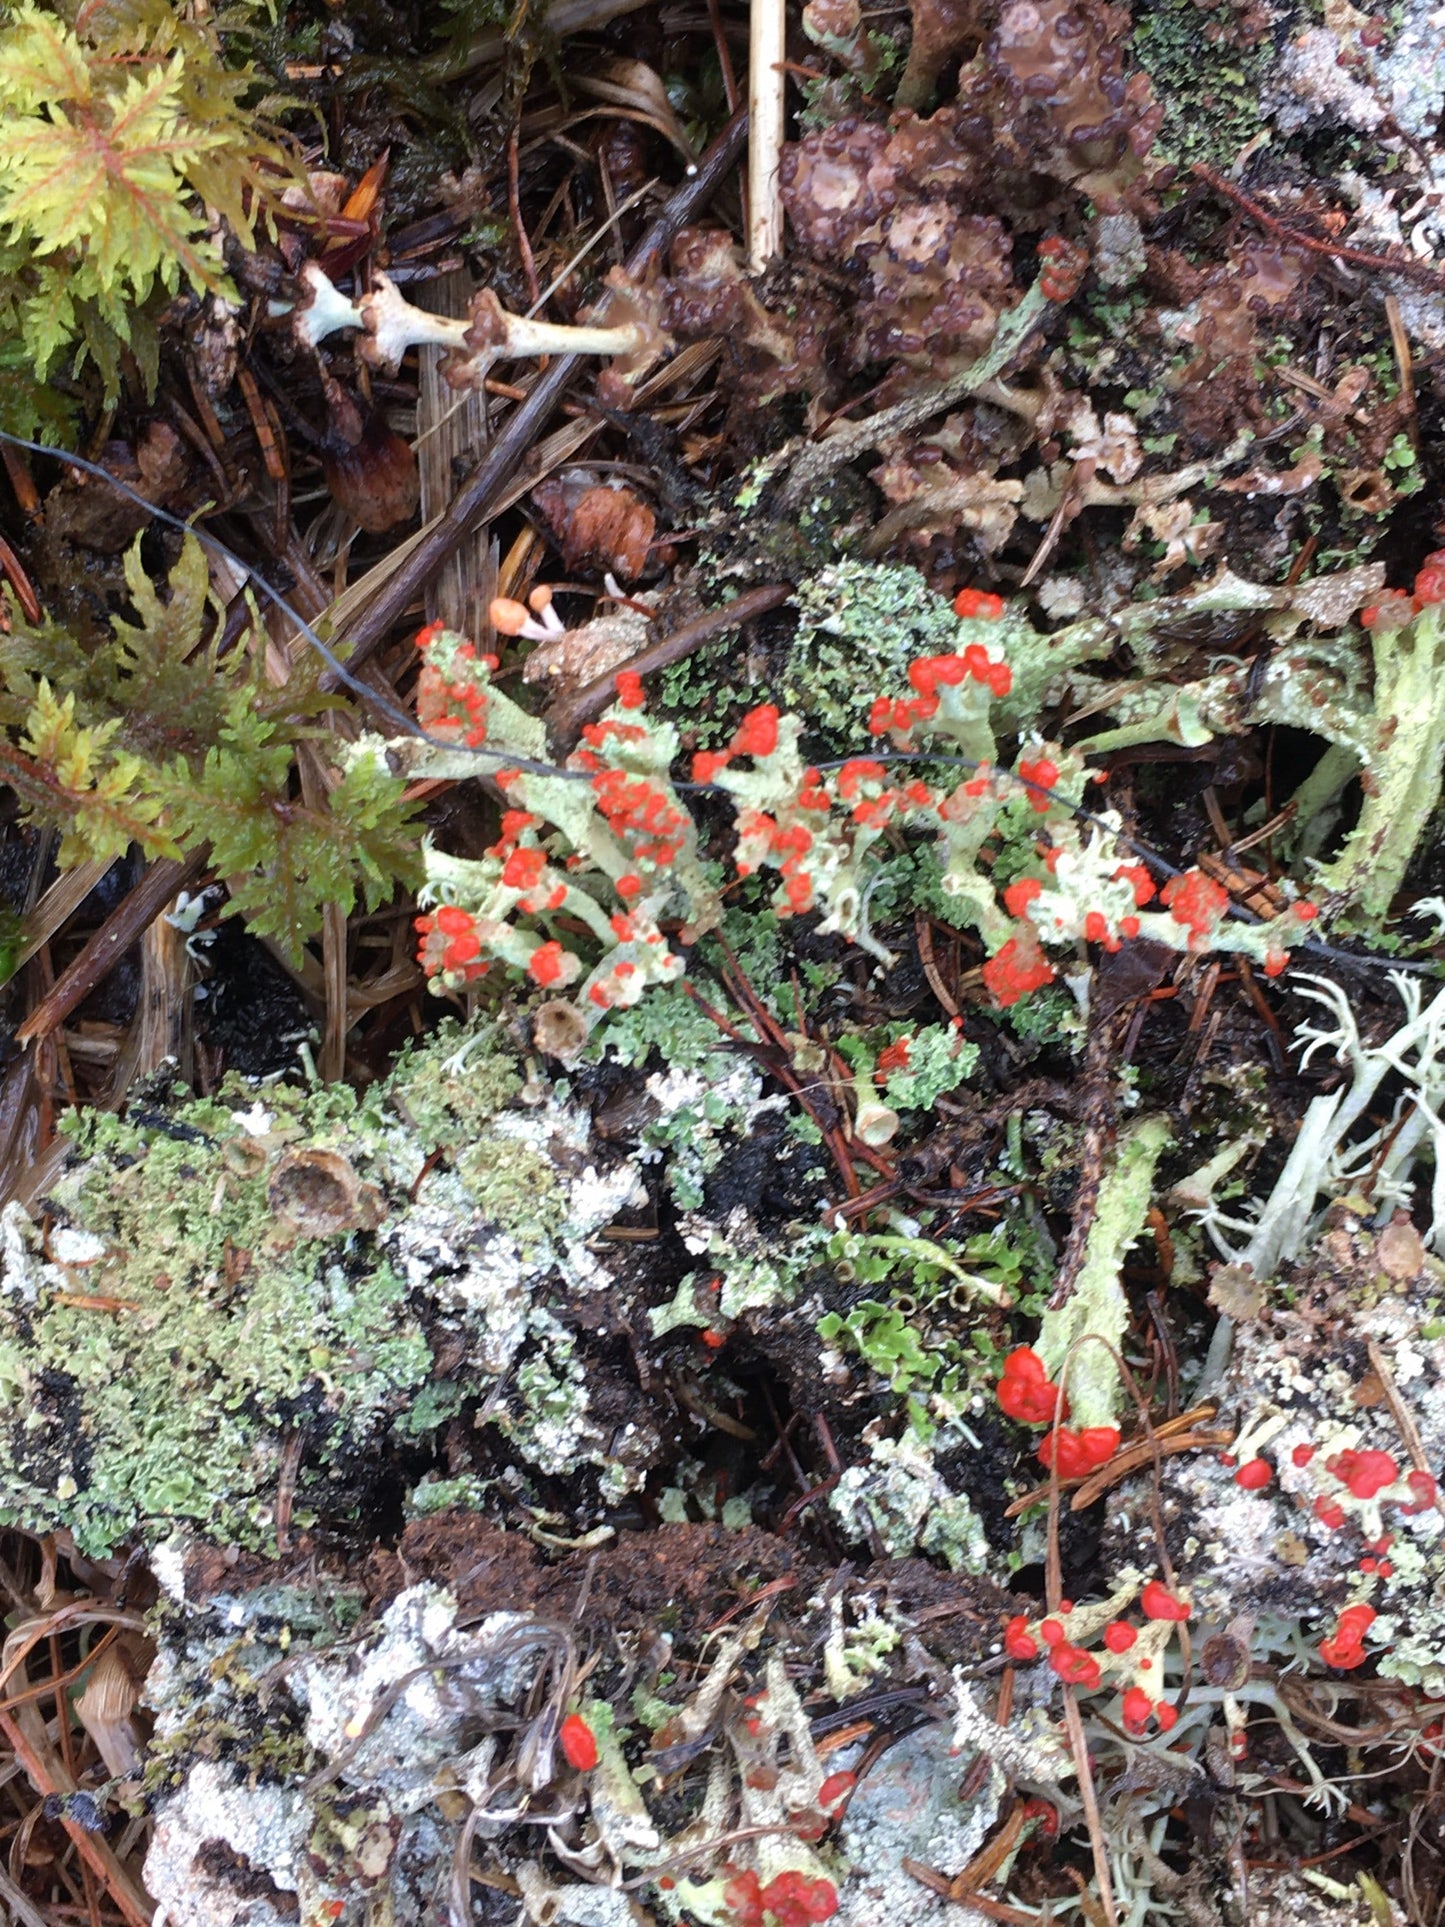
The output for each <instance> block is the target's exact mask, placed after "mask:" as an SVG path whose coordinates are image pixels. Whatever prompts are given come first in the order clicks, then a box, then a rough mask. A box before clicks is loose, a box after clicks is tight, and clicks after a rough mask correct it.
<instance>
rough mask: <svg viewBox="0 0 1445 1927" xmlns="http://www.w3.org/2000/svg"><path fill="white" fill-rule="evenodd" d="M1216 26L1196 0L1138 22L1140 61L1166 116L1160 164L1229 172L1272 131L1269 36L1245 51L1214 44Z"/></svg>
mask: <svg viewBox="0 0 1445 1927" xmlns="http://www.w3.org/2000/svg"><path fill="white" fill-rule="evenodd" d="M1209 19H1210V16H1209V15H1207V14H1204V13H1201V12H1200V10H1199V8H1198V7H1197V6H1196V5H1195V4H1194V0H1152V4H1151V5H1150V6H1149V7H1148V8H1146V9H1141V10H1140V12H1139V13H1138V14H1137V15H1136V17H1135V24H1134V40H1133V48H1134V57H1135V59H1136V60H1137V61H1138V63H1139V65H1140V66H1141V67H1142V68H1143V69H1144V71H1145V72H1146V73H1147V74H1148V76H1149V78H1150V80H1152V81H1153V83H1154V94H1155V98H1156V99H1157V100H1158V101H1159V103H1160V105H1161V106H1162V107H1163V109H1164V125H1163V127H1162V128H1161V130H1160V133H1159V137H1158V139H1157V140H1156V141H1155V143H1154V158H1156V159H1158V160H1161V161H1176V162H1182V163H1185V164H1187V163H1189V162H1190V161H1206V162H1208V163H1209V164H1210V165H1211V166H1212V167H1221V168H1227V167H1230V166H1232V165H1233V163H1234V159H1235V157H1236V155H1237V154H1239V152H1240V150H1241V149H1242V148H1244V147H1246V146H1247V145H1248V144H1249V142H1250V141H1252V140H1254V139H1255V138H1256V136H1258V135H1259V134H1261V133H1262V132H1263V131H1264V128H1265V123H1264V118H1263V114H1262V111H1261V110H1262V103H1263V100H1264V97H1265V95H1264V88H1265V82H1266V80H1267V78H1268V76H1269V72H1270V69H1271V67H1272V65H1273V63H1274V60H1275V51H1274V46H1275V43H1274V40H1273V38H1272V37H1271V36H1268V35H1267V36H1266V37H1265V38H1264V40H1262V41H1261V42H1260V44H1259V46H1257V47H1252V48H1250V49H1248V50H1247V51H1244V50H1241V49H1240V48H1238V47H1232V46H1229V45H1227V44H1225V43H1223V42H1215V41H1211V40H1210V39H1209V38H1208V37H1207V36H1206V34H1205V27H1206V26H1207V25H1208V23H1209Z"/></svg>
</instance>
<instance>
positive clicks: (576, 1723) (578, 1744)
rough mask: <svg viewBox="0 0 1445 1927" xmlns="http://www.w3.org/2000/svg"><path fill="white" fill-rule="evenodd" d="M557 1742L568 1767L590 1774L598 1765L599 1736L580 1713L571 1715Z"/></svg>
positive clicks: (559, 1731) (568, 1716)
mask: <svg viewBox="0 0 1445 1927" xmlns="http://www.w3.org/2000/svg"><path fill="white" fill-rule="evenodd" d="M557 1740H558V1743H559V1745H560V1746H561V1748H562V1753H563V1757H564V1758H565V1759H566V1762H567V1764H568V1766H570V1767H575V1768H576V1770H577V1771H578V1772H579V1773H590V1772H591V1771H592V1769H593V1767H594V1766H596V1764H597V1736H596V1734H595V1733H594V1732H593V1731H592V1728H591V1727H590V1726H589V1725H588V1724H587V1722H586V1720H584V1719H583V1717H582V1715H581V1714H580V1713H569V1714H568V1715H567V1717H566V1719H565V1720H563V1722H562V1724H561V1727H560V1728H559V1729H558V1733H557Z"/></svg>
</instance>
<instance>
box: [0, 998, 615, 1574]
mask: <svg viewBox="0 0 1445 1927" xmlns="http://www.w3.org/2000/svg"><path fill="white" fill-rule="evenodd" d="M462 1043H463V1040H462V1039H461V1037H460V1035H459V1034H458V1033H456V1032H455V1031H453V1032H449V1033H448V1034H446V1035H443V1036H440V1037H438V1038H436V1039H434V1040H432V1041H431V1042H429V1043H428V1044H427V1045H425V1046H423V1047H422V1048H421V1049H419V1050H416V1051H414V1052H412V1053H410V1054H409V1055H407V1056H406V1057H405V1058H403V1060H402V1061H401V1063H400V1064H399V1066H398V1068H397V1071H396V1074H395V1076H394V1077H393V1078H392V1079H391V1080H390V1082H389V1083H388V1084H386V1085H384V1086H381V1087H378V1088H377V1089H375V1090H373V1091H372V1092H370V1093H368V1095H367V1097H366V1099H365V1100H364V1102H359V1101H358V1099H357V1098H356V1096H355V1094H354V1093H352V1092H351V1091H350V1090H348V1089H346V1088H345V1087H340V1086H338V1087H331V1088H325V1089H323V1088H315V1089H310V1090H302V1089H296V1088H292V1087H287V1086H271V1087H268V1088H267V1089H266V1090H265V1091H264V1092H262V1093H261V1094H259V1095H258V1094H257V1091H256V1089H255V1088H254V1087H252V1086H249V1085H245V1084H243V1083H241V1082H240V1081H239V1080H237V1081H234V1082H232V1083H230V1084H228V1085H226V1086H224V1087H223V1088H222V1090H221V1092H220V1093H218V1094H217V1096H216V1097H214V1098H211V1099H202V1100H197V1101H191V1102H182V1103H179V1104H177V1105H176V1106H175V1107H174V1108H173V1109H172V1110H170V1111H168V1112H164V1113H161V1112H154V1111H146V1112H142V1113H140V1114H139V1116H138V1117H133V1118H131V1119H129V1120H127V1119H121V1118H117V1117H115V1116H112V1115H110V1114H103V1113H86V1114H82V1115H81V1116H80V1117H79V1118H77V1119H75V1120H73V1121H72V1122H71V1124H70V1126H69V1130H70V1135H71V1136H72V1138H73V1140H74V1147H75V1148H74V1156H73V1161H72V1163H71V1165H70V1167H69V1168H68V1169H67V1171H66V1172H65V1173H64V1174H63V1175H62V1176H61V1178H60V1179H59V1180H58V1181H57V1183H56V1184H55V1186H54V1187H53V1188H52V1190H51V1192H50V1194H49V1200H48V1201H49V1202H50V1204H51V1206H52V1211H53V1214H54V1216H55V1217H56V1218H57V1219H58V1224H57V1227H56V1229H55V1230H54V1231H52V1233H51V1235H50V1239H49V1243H48V1246H47V1247H46V1248H45V1249H42V1248H41V1245H40V1242H39V1238H38V1234H37V1233H35V1231H34V1230H33V1229H32V1228H31V1227H30V1225H29V1221H28V1220H27V1219H25V1217H24V1216H23V1214H21V1213H19V1212H15V1211H12V1213H11V1215H10V1218H9V1221H8V1230H9V1233H10V1237H9V1243H8V1250H7V1263H6V1268H5V1272H4V1277H3V1289H0V1494H3V1498H0V1520H3V1521H4V1522H6V1523H10V1524H15V1525H19V1526H22V1527H24V1528H26V1529H28V1530H31V1531H44V1530H52V1529H56V1528H62V1527H63V1528H65V1529H66V1530H68V1531H70V1532H73V1533H74V1535H75V1539H76V1542H77V1544H78V1546H79V1547H80V1549H81V1550H82V1551H83V1552H85V1553H87V1554H88V1555H91V1556H97V1555H101V1554H104V1553H106V1552H107V1551H109V1549H110V1548H111V1547H112V1546H114V1545H115V1544H117V1543H118V1542H120V1541H122V1540H125V1539H129V1538H134V1537H141V1538H148V1539H154V1538H157V1537H161V1536H164V1535H165V1534H166V1533H167V1532H169V1531H170V1530H171V1529H172V1527H173V1525H174V1524H175V1523H176V1522H189V1523H190V1524H192V1525H193V1526H195V1527H197V1528H201V1529H203V1530H204V1531H205V1533H206V1534H207V1535H208V1536H211V1537H215V1538H219V1539H222V1540H235V1541H236V1542H238V1543H240V1544H243V1545H247V1546H255V1547H263V1548H268V1549H269V1548H270V1547H271V1546H272V1545H273V1543H274V1525H275V1515H276V1501H277V1494H278V1490H279V1489H280V1487H281V1486H282V1484H283V1483H284V1481H285V1479H286V1478H287V1477H288V1476H290V1471H289V1468H292V1467H294V1468H295V1470H296V1473H297V1476H298V1484H297V1489H296V1495H295V1503H294V1510H293V1513H292V1520H293V1524H295V1525H297V1526H305V1525H307V1524H310V1523H312V1522H313V1521H314V1520H315V1519H316V1518H317V1517H318V1516H322V1515H328V1516H335V1515H337V1514H341V1515H345V1514H346V1513H348V1512H351V1511H353V1510H355V1509H356V1508H357V1507H358V1506H359V1505H361V1504H363V1503H364V1502H365V1496H366V1493H367V1492H368V1490H369V1488H370V1483H371V1481H372V1480H374V1478H375V1477H376V1476H377V1473H378V1470H379V1467H380V1461H381V1459H382V1457H383V1454H384V1451H385V1448H386V1445H387V1442H388V1440H389V1439H391V1438H393V1437H396V1438H407V1437H416V1436H417V1435H418V1434H419V1433H424V1432H426V1431H429V1430H431V1429H433V1428H434V1427H435V1426H437V1425H439V1424H441V1423H443V1422H444V1421H445V1420H446V1419H447V1418H448V1417H449V1416H450V1415H452V1414H453V1413H455V1412H456V1411H457V1410H458V1409H459V1408H460V1407H461V1406H462V1404H463V1403H464V1402H465V1400H466V1398H467V1397H468V1396H469V1395H470V1394H472V1393H473V1392H474V1391H475V1389H476V1386H477V1380H478V1375H479V1371H480V1372H482V1373H485V1372H487V1371H491V1372H501V1371H504V1370H505V1369H506V1368H507V1366H508V1365H509V1364H510V1362H511V1359H512V1356H513V1354H514V1353H515V1351H516V1350H517V1349H518V1348H519V1347H520V1346H521V1345H522V1344H523V1342H524V1341H525V1340H526V1339H527V1338H528V1336H529V1335H531V1336H533V1337H535V1336H537V1334H536V1333H535V1332H533V1331H532V1327H533V1325H534V1324H535V1322H536V1320H537V1319H538V1318H541V1319H542V1321H543V1323H544V1324H546V1325H547V1326H548V1328H549V1329H551V1328H552V1326H553V1321H551V1320H550V1317H549V1316H548V1314H547V1313H546V1312H545V1311H543V1310H542V1309H541V1308H540V1307H539V1306H537V1305H534V1304H533V1303H532V1298H531V1292H530V1281H532V1280H535V1281H537V1282H538V1283H539V1284H540V1283H542V1282H544V1281H545V1280H546V1279H547V1278H548V1277H549V1276H550V1275H551V1274H552V1273H553V1271H554V1269H555V1267H556V1266H557V1264H558V1263H559V1262H560V1260H559V1256H558V1253H559V1251H560V1250H561V1248H562V1245H563V1243H564V1242H565V1240H564V1239H562V1238H560V1237H559V1234H560V1233H562V1232H563V1231H564V1230H570V1231H572V1232H573V1234H574V1235H575V1234H576V1233H577V1232H578V1231H579V1230H580V1232H581V1233H582V1234H583V1235H585V1234H586V1233H587V1232H589V1231H590V1230H591V1229H592V1228H594V1227H595V1224H596V1223H597V1222H601V1221H605V1218H606V1216H607V1215H609V1214H610V1211H611V1209H614V1208H615V1202H614V1201H613V1200H612V1197H611V1194H608V1193H606V1192H605V1190H598V1191H597V1192H596V1194H595V1195H591V1196H589V1199H588V1202H587V1204H586V1206H585V1207H584V1208H585V1209H586V1210H588V1211H590V1212H591V1213H592V1214H593V1215H592V1217H591V1219H590V1220H589V1222H587V1223H586V1224H583V1225H580V1226H570V1225H568V1222H567V1221H568V1212H569V1194H568V1193H567V1191H566V1190H565V1181H564V1180H563V1179H562V1178H560V1177H559V1175H558V1173H557V1170H556V1168H555V1166H554V1165H553V1164H552V1163H550V1162H549V1160H548V1158H547V1156H546V1155H545V1150H544V1148H543V1145H544V1141H545V1134H546V1133H549V1132H552V1131H556V1130H565V1129H567V1128H569V1127H568V1124H567V1120H566V1115H565V1114H564V1113H563V1112H561V1110H560V1109H559V1108H558V1107H556V1106H555V1104H554V1105H553V1107H552V1109H551V1110H550V1111H549V1113H548V1116H547V1118H546V1119H545V1120H544V1119H542V1118H541V1117H540V1116H539V1115H538V1114H537V1113H536V1112H535V1111H532V1110H525V1109H514V1110H511V1111H509V1112H507V1113H506V1114H505V1115H499V1111H500V1110H501V1108H502V1106H503V1105H504V1103H505V1100H506V1097H507V1096H508V1094H509V1093H510V1092H512V1091H514V1090H516V1089H517V1088H518V1086H519V1085H520V1083H521V1077H520V1074H519V1071H518V1068H517V1065H516V1063H515V1062H514V1061H513V1059H512V1057H511V1055H510V1053H509V1052H508V1051H507V1050H506V1049H505V1048H501V1047H500V1042H499V1037H498V1035H497V1033H495V1032H493V1031H489V1030H485V1029H484V1030H482V1031H481V1032H479V1033H477V1034H475V1035H473V1036H472V1037H471V1038H470V1039H469V1040H467V1042H466V1044H465V1048H462ZM423 1177H425V1188H424V1189H420V1190H419V1189H418V1186H419V1184H420V1182H421V1180H422V1179H423ZM554 1240H556V1242H555V1243H554ZM453 1281H455V1282H453ZM442 1327H444V1328H445V1329H446V1332H447V1340H446V1342H447V1345H448V1350H449V1355H450V1357H451V1358H452V1360H453V1363H452V1365H451V1367H450V1368H449V1370H448V1371H447V1373H446V1374H445V1375H441V1376H439V1375H438V1371H437V1365H436V1361H435V1359H434V1357H433V1353H432V1348H431V1345H430V1343H429V1337H428V1334H429V1333H430V1332H431V1331H433V1330H436V1329H439V1328H442ZM458 1339H460V1341H461V1342H460V1344H458V1342H457V1341H458ZM559 1342H560V1341H559ZM554 1349H555V1347H554ZM564 1349H565V1348H564ZM534 1365H535V1369H537V1370H542V1369H544V1368H546V1369H551V1368H550V1366H549V1365H548V1358H547V1354H546V1352H545V1351H544V1350H540V1349H539V1351H538V1353H537V1357H536V1359H535V1361H534ZM578 1369H580V1368H578ZM554 1376H555V1379H556V1383H555V1384H552V1385H550V1386H547V1387H544V1386H542V1385H540V1384H539V1385H538V1386H537V1387H536V1391H537V1404H536V1407H535V1409H534V1407H533V1406H532V1404H531V1403H529V1386H528V1384H527V1383H524V1384H523V1386H522V1397H521V1400H520V1402H519V1405H518V1409H517V1411H516V1412H515V1413H514V1414H513V1416H512V1418H511V1420H510V1423H511V1425H512V1426H513V1428H514V1429H515V1430H516V1431H517V1432H519V1433H520V1434H522V1435H523V1436H524V1437H526V1438H529V1439H530V1438H532V1437H534V1436H535V1437H537V1438H540V1437H541V1435H542V1433H543V1432H544V1431H548V1430H549V1428H550V1429H551V1430H559V1431H560V1430H561V1429H564V1428H562V1426H561V1415H560V1414H559V1412H558V1410H557V1401H558V1399H559V1397H562V1395H563V1392H564V1391H566V1390H568V1388H569V1387H570V1386H571V1379H572V1377H574V1376H575V1372H570V1371H569V1370H568V1369H566V1367H565V1366H564V1367H563V1369H561V1370H560V1371H558V1372H556V1373H555V1374H554ZM569 1395H570V1393H569ZM583 1402H584V1404H585V1400H584V1401H583ZM572 1429H573V1431H574V1433H575V1429H576V1428H575V1426H574V1427H573V1428H572ZM548 1450H549V1454H550V1456H552V1457H553V1458H555V1453H552V1452H551V1448H550V1447H549V1448H548ZM298 1455H299V1456H298Z"/></svg>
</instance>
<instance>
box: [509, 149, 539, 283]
mask: <svg viewBox="0 0 1445 1927" xmlns="http://www.w3.org/2000/svg"><path fill="white" fill-rule="evenodd" d="M507 213H508V215H509V216H510V217H511V222H512V233H513V235H514V237H515V239H516V243H517V253H518V255H519V257H520V258H521V262H522V272H523V274H525V275H526V277H527V299H528V301H530V302H531V304H532V306H533V307H534V308H535V307H536V306H537V304H538V302H539V301H540V300H541V299H542V284H541V282H540V281H539V280H538V279H537V263H536V261H535V260H534V259H533V256H532V243H531V242H530V241H529V240H528V238H527V224H526V222H525V221H524V220H523V219H522V130H521V128H520V126H519V125H518V124H517V122H516V121H513V123H512V131H511V133H510V134H509V135H508V136H507Z"/></svg>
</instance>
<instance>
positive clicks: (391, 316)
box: [360, 274, 646, 383]
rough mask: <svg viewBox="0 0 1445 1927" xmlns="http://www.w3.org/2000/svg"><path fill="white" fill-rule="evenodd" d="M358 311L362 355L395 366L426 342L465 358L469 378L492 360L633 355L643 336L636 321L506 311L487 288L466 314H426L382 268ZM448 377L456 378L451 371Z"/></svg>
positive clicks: (475, 378) (482, 369)
mask: <svg viewBox="0 0 1445 1927" xmlns="http://www.w3.org/2000/svg"><path fill="white" fill-rule="evenodd" d="M360 312H361V316H362V320H363V323H364V326H365V328H366V334H367V339H366V341H365V342H364V343H363V344H362V353H363V354H364V355H365V357H366V359H367V360H368V361H370V362H372V363H374V364H384V365H385V366H387V367H395V366H396V364H397V363H398V362H399V361H400V360H401V358H402V356H403V355H404V354H405V353H406V351H407V349H408V348H411V347H415V346H419V345H422V344H427V343H430V344H432V345H434V346H436V347H438V348H449V349H451V350H452V351H453V352H454V353H457V354H459V355H461V356H462V357H463V358H464V361H465V362H470V364H471V374H472V379H473V380H474V381H475V380H478V379H479V378H480V377H481V376H483V375H484V374H485V373H486V370H487V369H488V368H490V367H491V366H492V364H493V363H494V362H497V361H521V360H525V359H527V358H529V357H532V356H539V355H635V354H637V353H638V352H639V351H640V350H641V349H642V348H643V346H644V345H645V342H646V331H645V329H644V328H643V327H641V326H640V325H639V324H638V323H636V322H623V323H622V324H620V325H619V326H617V327H613V328H606V327H596V326H589V327H569V326H566V325H564V324H563V323H560V322H555V321H536V320H533V319H532V318H531V317H529V316H527V315H517V314H510V313H509V312H508V311H507V309H505V308H504V307H503V306H502V304H501V302H500V301H498V299H497V297H496V295H495V294H493V293H492V291H491V290H490V289H489V288H486V289H483V290H482V292H481V293H480V294H479V295H477V297H476V298H475V300H474V301H473V302H472V312H471V317H470V319H468V320H465V321H462V320H457V319H453V318H452V317H449V316H446V315H435V314H427V313H425V312H424V311H423V310H422V309H421V308H414V307H413V306H412V304H411V303H410V302H409V301H407V300H406V299H405V297H404V296H403V295H402V294H401V292H400V290H399V289H398V288H397V286H396V283H395V282H394V281H392V280H391V279H390V278H389V277H388V276H387V275H384V274H379V275H377V277H376V286H375V287H374V288H373V289H372V291H371V293H370V294H367V295H363V296H362V298H361V302H360ZM450 379H451V380H452V381H453V382H454V383H455V382H456V379H457V376H456V372H455V371H453V372H452V374H451V376H450Z"/></svg>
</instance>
